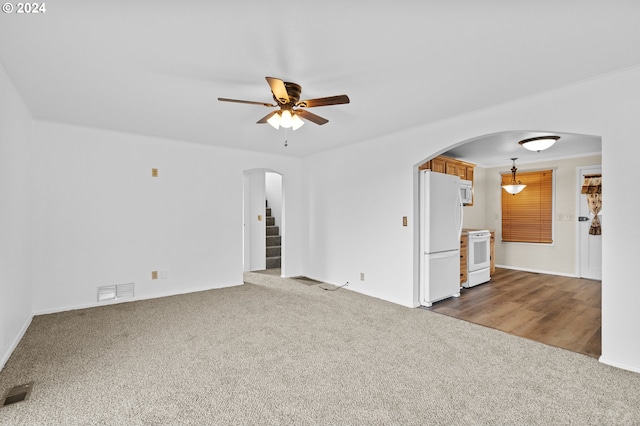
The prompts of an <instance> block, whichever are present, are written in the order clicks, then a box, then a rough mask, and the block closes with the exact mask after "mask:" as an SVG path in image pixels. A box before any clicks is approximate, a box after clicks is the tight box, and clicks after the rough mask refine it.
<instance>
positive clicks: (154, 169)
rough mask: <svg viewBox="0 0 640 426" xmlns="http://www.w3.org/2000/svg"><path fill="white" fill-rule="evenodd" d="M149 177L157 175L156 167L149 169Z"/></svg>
mask: <svg viewBox="0 0 640 426" xmlns="http://www.w3.org/2000/svg"><path fill="white" fill-rule="evenodd" d="M151 177H158V169H156V168H153V169H151Z"/></svg>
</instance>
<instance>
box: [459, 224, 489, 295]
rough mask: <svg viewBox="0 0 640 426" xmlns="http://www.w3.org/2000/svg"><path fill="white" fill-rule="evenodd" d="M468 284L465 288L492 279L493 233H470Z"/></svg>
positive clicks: (483, 231) (485, 231) (464, 285)
mask: <svg viewBox="0 0 640 426" xmlns="http://www.w3.org/2000/svg"><path fill="white" fill-rule="evenodd" d="M468 235H469V243H468V247H469V248H468V256H467V282H466V283H464V284H463V287H467V288H468V287H473V286H476V285H478V284H482V283H486V282H487V281H489V280H490V279H491V275H490V265H491V232H489V231H488V230H485V229H483V230H480V231H468Z"/></svg>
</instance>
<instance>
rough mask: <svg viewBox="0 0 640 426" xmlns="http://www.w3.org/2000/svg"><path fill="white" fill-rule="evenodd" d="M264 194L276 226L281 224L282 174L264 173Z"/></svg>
mask: <svg viewBox="0 0 640 426" xmlns="http://www.w3.org/2000/svg"><path fill="white" fill-rule="evenodd" d="M265 194H266V197H267V200H268V201H269V207H270V208H271V216H273V218H274V219H275V224H276V226H282V176H280V174H278V173H273V172H267V173H265Z"/></svg>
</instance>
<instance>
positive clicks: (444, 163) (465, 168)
mask: <svg viewBox="0 0 640 426" xmlns="http://www.w3.org/2000/svg"><path fill="white" fill-rule="evenodd" d="M475 167H476V165H475V164H473V163H467V162H466V161H462V160H457V159H455V158H449V157H445V156H444V155H439V156H437V157H435V158H432V159H431V160H429V161H427V162H426V163H424V164H422V165H421V166H420V167H418V168H419V169H420V170H431V171H432V172H437V173H445V174H448V175H456V176H460V179H464V180H470V181H471V184H472V185H473V169H474V168H475ZM466 205H467V206H472V205H473V203H470V204H466Z"/></svg>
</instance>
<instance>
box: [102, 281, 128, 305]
mask: <svg viewBox="0 0 640 426" xmlns="http://www.w3.org/2000/svg"><path fill="white" fill-rule="evenodd" d="M133 287H134V286H133V283H127V284H116V285H103V286H101V287H98V302H106V301H108V300H118V299H126V298H130V297H133Z"/></svg>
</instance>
